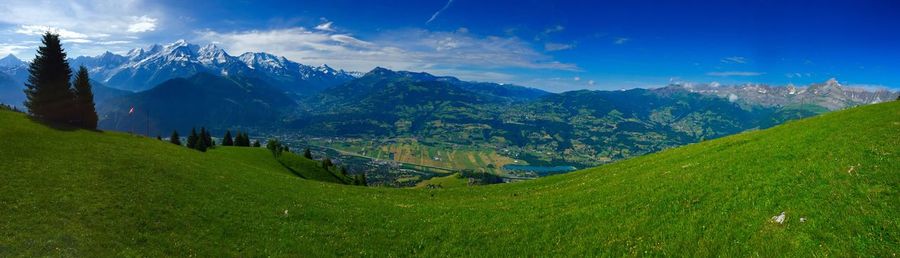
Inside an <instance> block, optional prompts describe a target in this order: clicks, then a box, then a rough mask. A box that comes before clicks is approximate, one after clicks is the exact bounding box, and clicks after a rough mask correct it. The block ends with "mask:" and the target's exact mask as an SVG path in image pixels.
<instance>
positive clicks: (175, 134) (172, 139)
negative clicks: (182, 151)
mask: <svg viewBox="0 0 900 258" xmlns="http://www.w3.org/2000/svg"><path fill="white" fill-rule="evenodd" d="M169 142H171V143H172V144H175V145H178V146H181V136H178V131H174V130H173V131H172V135H171V136H169Z"/></svg>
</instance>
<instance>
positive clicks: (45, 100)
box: [25, 32, 98, 129]
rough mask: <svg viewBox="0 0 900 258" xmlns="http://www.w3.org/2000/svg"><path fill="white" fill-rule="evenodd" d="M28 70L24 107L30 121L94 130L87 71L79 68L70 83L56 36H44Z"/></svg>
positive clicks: (92, 98)
mask: <svg viewBox="0 0 900 258" xmlns="http://www.w3.org/2000/svg"><path fill="white" fill-rule="evenodd" d="M41 42H42V44H43V45H42V46H40V47H38V50H37V55H36V56H35V57H34V60H33V61H32V62H31V65H30V66H29V67H28V72H29V75H28V82H27V83H25V87H26V88H25V96H26V100H25V107H26V108H27V109H28V114H30V115H31V116H32V117H34V118H37V119H40V120H44V121H47V122H53V123H64V124H70V125H74V126H78V127H82V128H87V129H97V120H98V118H97V111H96V110H95V107H94V94H93V92H92V86H91V81H90V76H89V75H88V71H87V68H84V66H81V67H80V68H79V69H78V73H77V74H75V80H74V82H73V81H72V68H70V67H69V62H68V61H67V60H66V52H65V50H64V49H63V48H62V43H60V40H59V35H57V34H53V33H50V32H47V33H45V34H44V36H43V38H42V40H41Z"/></svg>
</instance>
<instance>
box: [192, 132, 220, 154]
mask: <svg viewBox="0 0 900 258" xmlns="http://www.w3.org/2000/svg"><path fill="white" fill-rule="evenodd" d="M215 146H216V142H215V141H213V140H212V136H210V134H209V131H206V127H200V134H197V129H196V128H191V134H190V135H188V137H187V147H188V148H191V149H195V150H198V151H201V152H206V150H207V149H210V148H213V147H215Z"/></svg>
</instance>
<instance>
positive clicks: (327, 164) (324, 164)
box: [322, 158, 334, 169]
mask: <svg viewBox="0 0 900 258" xmlns="http://www.w3.org/2000/svg"><path fill="white" fill-rule="evenodd" d="M333 165H334V163H331V159H329V158H325V159H323V160H322V167H323V168H325V169H328V168H329V167H331V166H333Z"/></svg>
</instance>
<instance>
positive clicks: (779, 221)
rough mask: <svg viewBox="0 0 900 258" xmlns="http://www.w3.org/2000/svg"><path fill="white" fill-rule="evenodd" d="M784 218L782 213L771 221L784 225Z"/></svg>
mask: <svg viewBox="0 0 900 258" xmlns="http://www.w3.org/2000/svg"><path fill="white" fill-rule="evenodd" d="M784 218H785V216H784V212H783V211H782V212H781V214H778V216H775V217H772V221H773V222H775V223H778V224H784Z"/></svg>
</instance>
